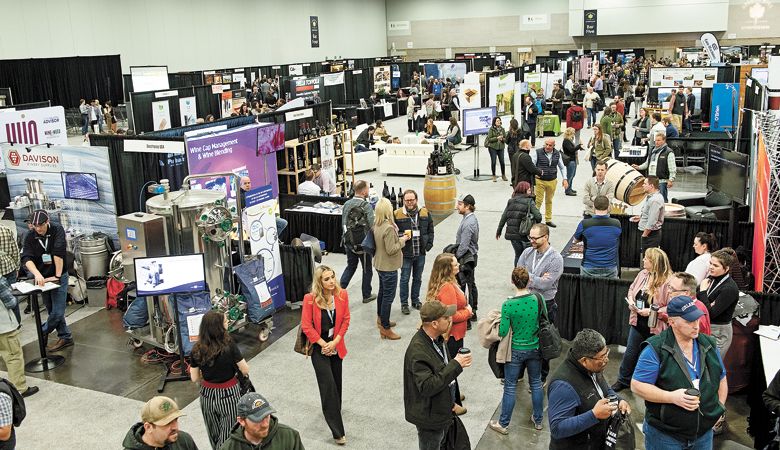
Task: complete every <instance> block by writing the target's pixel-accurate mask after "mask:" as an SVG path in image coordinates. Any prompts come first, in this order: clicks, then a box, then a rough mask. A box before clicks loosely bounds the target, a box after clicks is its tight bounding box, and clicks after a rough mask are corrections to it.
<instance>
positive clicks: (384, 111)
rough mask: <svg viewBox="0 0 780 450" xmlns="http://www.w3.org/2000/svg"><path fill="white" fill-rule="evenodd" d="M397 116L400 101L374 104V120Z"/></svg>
mask: <svg viewBox="0 0 780 450" xmlns="http://www.w3.org/2000/svg"><path fill="white" fill-rule="evenodd" d="M385 105H389V106H387V108H385ZM388 113H389V114H388ZM404 114H406V111H405V110H404ZM395 117H398V103H396V102H387V103H377V104H376V105H374V121H377V120H388V119H392V118H395Z"/></svg>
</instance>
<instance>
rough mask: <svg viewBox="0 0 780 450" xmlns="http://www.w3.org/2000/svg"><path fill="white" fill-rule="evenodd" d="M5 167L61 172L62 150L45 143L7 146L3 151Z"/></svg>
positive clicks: (31, 170)
mask: <svg viewBox="0 0 780 450" xmlns="http://www.w3.org/2000/svg"><path fill="white" fill-rule="evenodd" d="M5 161H6V164H5V165H6V167H7V168H9V169H16V170H27V171H30V172H62V170H63V169H62V162H63V161H62V152H61V151H60V149H59V147H51V148H49V147H48V146H46V145H35V146H31V147H24V148H23V147H9V148H8V149H7V150H6V152H5Z"/></svg>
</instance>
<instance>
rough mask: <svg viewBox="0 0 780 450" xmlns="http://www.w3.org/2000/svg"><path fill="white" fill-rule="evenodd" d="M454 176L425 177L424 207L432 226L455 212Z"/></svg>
mask: <svg viewBox="0 0 780 450" xmlns="http://www.w3.org/2000/svg"><path fill="white" fill-rule="evenodd" d="M456 196H457V191H456V189H455V175H453V174H450V175H426V176H425V188H424V191H423V197H424V199H425V207H426V208H427V209H428V212H429V213H430V214H431V217H432V218H433V221H434V224H436V223H439V222H441V221H442V220H444V219H446V218H447V217H448V216H449V215H450V214H452V212H453V211H455V198H456Z"/></svg>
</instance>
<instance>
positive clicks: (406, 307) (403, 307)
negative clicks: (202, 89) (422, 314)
mask: <svg viewBox="0 0 780 450" xmlns="http://www.w3.org/2000/svg"><path fill="white" fill-rule="evenodd" d="M401 314H403V315H405V316H408V315H409V305H401Z"/></svg>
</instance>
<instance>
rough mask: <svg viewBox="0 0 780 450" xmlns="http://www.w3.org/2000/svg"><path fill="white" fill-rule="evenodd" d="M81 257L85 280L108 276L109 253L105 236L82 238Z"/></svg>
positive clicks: (80, 241)
mask: <svg viewBox="0 0 780 450" xmlns="http://www.w3.org/2000/svg"><path fill="white" fill-rule="evenodd" d="M79 255H80V257H81V266H82V268H83V270H84V279H85V280H89V279H90V278H93V277H99V278H103V277H105V276H106V275H108V259H109V252H108V247H107V245H106V238H105V236H100V235H97V236H96V235H90V236H82V237H81V239H80V240H79Z"/></svg>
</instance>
